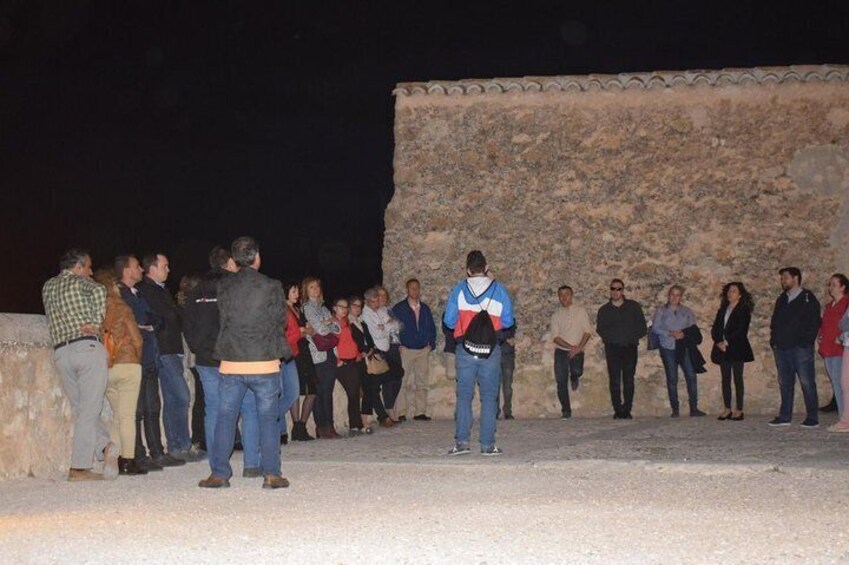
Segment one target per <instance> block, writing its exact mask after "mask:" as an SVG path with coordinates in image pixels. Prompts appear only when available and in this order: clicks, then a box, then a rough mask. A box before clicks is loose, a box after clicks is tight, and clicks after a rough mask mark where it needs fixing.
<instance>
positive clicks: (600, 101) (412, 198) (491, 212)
mask: <svg viewBox="0 0 849 565" xmlns="http://www.w3.org/2000/svg"><path fill="white" fill-rule="evenodd" d="M848 75H849V67H845V66H805V67H787V68H757V69H734V70H724V71H690V72H656V73H645V74H622V75H615V76H609V75H606V76H599V75H590V76H565V77H545V78H543V77H526V78H519V79H492V80H462V81H458V82H443V81H435V82H427V83H405V84H399V85H398V87H397V88H396V89H395V91H394V94H395V96H396V103H395V160H394V166H395V195H394V197H393V199H392V202H391V203H390V204H389V207H388V209H387V211H386V217H385V223H386V233H385V243H384V254H383V270H384V276H385V281H386V283H387V286H388V287H389V289H390V291H391V292H392V294H393V298H401V297H402V296H403V285H404V281H405V280H406V279H407V278H408V277H410V276H417V277H418V278H419V279H420V280H421V281H422V287H423V291H424V298H425V299H426V300H427V301H428V302H429V303H430V304H431V305H432V306H433V307H434V311H435V315H436V316H439V315H441V313H442V311H443V310H444V306H445V299H446V296H447V294H448V292H449V290H450V288H451V286H452V285H453V284H455V283H456V281H457V280H458V279H459V278H461V277H462V276H463V275H464V269H463V267H464V258H465V255H466V253H467V252H468V251H469V250H471V249H475V248H479V249H481V250H483V251H484V253H485V254H486V256H487V258H488V259H489V262H490V265H491V267H492V269H493V271H494V272H495V274H496V276H497V277H498V278H499V279H500V280H502V281H503V282H504V283H506V284H507V286H508V287H509V288H510V290H511V292H512V293H513V295H514V297H515V302H516V312H517V320H518V323H519V332H518V336H517V357H518V358H517V373H516V382H515V385H514V390H515V392H514V413H515V414H516V415H517V416H518V417H537V416H544V415H552V416H553V415H555V414H558V413H559V410H558V407H557V398H556V394H555V388H554V380H553V376H552V365H553V359H552V346H551V344H550V336H549V335H548V333H547V331H548V322H549V317H550V315H551V313H552V311H553V308H554V307H555V306H556V304H557V299H556V292H555V291H556V288H557V287H558V286H560V285H561V284H569V285H571V286H573V287H574V288H575V291H576V303H580V304H583V305H584V306H586V307H587V309H588V310H589V312H590V315H591V318H594V317H595V312H596V311H597V309H598V308H599V306H601V305H602V304H603V303H604V302H605V301H606V299H607V296H608V291H607V287H608V284H609V282H610V279H611V278H612V277H621V278H623V279H624V280H625V282H626V285H627V290H628V296H629V297H631V298H634V299H636V300H638V301H639V302H641V303H642V304H643V305H644V308H645V313H646V315H647V316H651V314H652V312H653V310H654V308H655V306H656V305H658V304H660V303H662V302H663V301H664V299H665V296H666V291H667V289H668V287H669V286H670V285H672V284H675V283H678V284H682V285H684V286H685V287H686V288H687V294H686V296H685V303H686V304H688V305H689V306H690V307H692V308H693V310H694V311H695V312H696V315H697V317H698V319H699V325H700V327H701V328H702V330H703V332H705V333H707V334H708V336H709V330H710V324H711V322H712V320H713V316H714V314H715V312H716V309H717V308H718V306H719V294H720V288H721V286H722V285H723V283H725V282H728V281H731V280H741V281H743V282H744V283H745V284H746V285H747V287H748V288H749V289H750V290H751V292H752V293H753V295H754V297H755V300H756V308H755V314H754V318H753V322H752V329H751V332H750V339H751V340H752V344H753V347H754V348H755V355H756V361H755V362H754V363H751V364H749V365H747V367H746V411H747V412H748V413H770V414H771V413H772V412H773V411H774V410H776V409H777V405H778V387H777V382H776V373H775V366H774V362H773V358H772V354H771V352H770V350H769V344H768V339H769V317H770V314H771V311H772V306H773V303H774V300H775V298H776V297H777V295H778V293H779V292H780V286H779V284H778V274H777V270H778V268H779V267H781V266H784V265H797V266H799V267H800V268H801V269H802V270H803V275H804V280H803V284H804V285H805V286H807V287H808V288H811V289H812V290H814V291H815V292H816V293H817V295H819V296H821V298H822V300H826V299H827V296H826V293H825V285H826V282H827V279H828V277H829V275H831V274H832V273H833V272H838V271H843V272H845V271H847V270H849V246H847V234H849V205H847V188H849V76H848ZM709 350H710V339H709V337H708V339H707V340H706V343H705V344H704V345H703V353H705V355H706V357H707V354H708V353H709ZM433 362H434V366H435V376H434V383H433V387H432V391H431V397H430V398H431V402H432V407H431V411H432V412H433V413H434V414H435V415H437V416H441V417H451V415H452V413H453V382H452V381H450V380H448V379H447V378H446V376H445V370H444V361H443V359H442V356H441V354H438V353H437V354H434V356H433ZM818 371H819V372H820V376H819V379H818V380H819V385H820V388H819V390H820V397H821V400H820V402H821V404H824V403H825V402H827V401H828V400H829V398H830V397H831V387H830V386H829V385H828V384H827V379H826V378H825V376H824V370H823V368H822V366H821V362H820V361H818ZM680 381H681V382H680V386H681V388H682V392H681V394H682V402H684V399H685V398H686V392H685V391H684V387H683V378H681V379H680ZM699 393H700V404H701V405H702V407H703V409H707V410H708V411H713V412H716V411H717V410H718V409H719V408H720V407H721V394H720V388H719V371H718V368H717V367H715V366H710V367H709V371H708V373H706V374H703V375H701V376H700V377H699ZM798 396H801V395H798ZM797 400H800V399H797ZM572 405H573V413H574V414H575V415H576V416H584V415H605V414H609V413H610V401H609V393H608V387H607V376H606V368H605V364H604V358H603V350H602V345H601V340H600V339H598V338H597V337H594V339H593V340H592V341H591V342H590V345H589V346H588V352H587V362H586V372H585V376H584V378H583V384H582V386H581V388H580V390H579V391H578V392H577V393H575V394H573V402H572ZM634 413H635V415H636V416H646V415H658V416H659V415H666V414H667V413H668V401H667V394H666V389H665V379H664V376H663V370H662V366H661V363H660V359H659V356H658V354H657V353H656V352H649V351H647V350H646V347H645V342H643V343H642V344H641V347H640V364H639V367H638V370H637V386H636V398H635V406H634Z"/></svg>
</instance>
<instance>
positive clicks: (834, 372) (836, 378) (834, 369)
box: [822, 355, 844, 420]
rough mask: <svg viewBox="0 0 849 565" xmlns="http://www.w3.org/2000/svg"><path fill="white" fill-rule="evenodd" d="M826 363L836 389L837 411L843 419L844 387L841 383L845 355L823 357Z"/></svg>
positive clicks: (826, 369) (833, 386)
mask: <svg viewBox="0 0 849 565" xmlns="http://www.w3.org/2000/svg"><path fill="white" fill-rule="evenodd" d="M822 360H823V362H824V363H825V372H826V373H828V380H830V381H831V388H832V389H834V400H835V401H836V402H837V413H838V414H839V416H840V419H841V420H842V419H843V410H844V406H843V387H842V386H841V383H840V371H841V369H842V368H843V357H842V356H840V355H837V356H834V357H823V358H822Z"/></svg>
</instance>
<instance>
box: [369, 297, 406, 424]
mask: <svg viewBox="0 0 849 565" xmlns="http://www.w3.org/2000/svg"><path fill="white" fill-rule="evenodd" d="M380 288H381V287H373V288H370V289H368V290H367V291H366V292H365V307H364V308H363V314H362V321H363V322H364V323H365V325H366V326H368V331H369V334H371V337H372V339H373V340H374V348H375V349H376V352H375V353H377V354H378V355H380V356H382V357H383V358H384V359H385V360H386V363H387V364H388V365H389V371H388V372H387V374H386V375H384V376H382V379H381V382H382V385H381V389H382V391H381V394H382V396H383V405H384V406H385V407H386V412H387V413H388V414H389V417H390V418H391V419H392V422H393V424H399V423H401V422H403V421H405V420H406V418H404V419H403V420H402V419H400V418H399V417H398V413H397V411H396V410H395V404H396V401H397V399H398V393H399V392H400V390H401V380H402V379H403V378H404V366H403V365H402V363H401V355H400V352H399V346H398V344H397V343H393V341H394V339H393V335H397V333H398V332H399V331H400V324H399V322H398V320H396V319H395V318H393V317H392V316H391V314H390V313H389V310H388V309H387V308H386V306H385V304H384V303H385V302H386V300H388V299H387V298H381V296H382V295H383V296H386V295H385V294H384V293H383V292H381V291H380Z"/></svg>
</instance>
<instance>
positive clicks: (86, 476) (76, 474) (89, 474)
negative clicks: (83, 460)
mask: <svg viewBox="0 0 849 565" xmlns="http://www.w3.org/2000/svg"><path fill="white" fill-rule="evenodd" d="M103 479H104V477H103V475H102V474H100V473H95V472H94V471H92V470H91V469H71V470H69V471H68V480H69V481H71V482H77V481H102V480H103Z"/></svg>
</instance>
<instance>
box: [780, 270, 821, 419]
mask: <svg viewBox="0 0 849 565" xmlns="http://www.w3.org/2000/svg"><path fill="white" fill-rule="evenodd" d="M778 274H779V276H780V277H781V288H782V290H783V292H782V293H781V294H780V295H779V296H778V298H777V299H776V301H775V308H774V309H773V312H772V319H771V320H770V324H769V328H770V338H769V345H770V347H772V351H773V354H774V356H775V366H776V368H777V369H778V383H779V390H780V394H781V407H780V409H779V412H778V416H776V417H775V418H773V419H772V420H771V421H770V422H769V425H770V426H773V427H779V426H789V425H790V423H791V420H792V419H793V396H794V392H795V388H796V379H797V377H798V379H799V384H800V386H801V387H802V395H803V396H804V398H805V411H806V417H805V420H804V421H803V422H802V427H803V428H816V427H818V426H819V419H818V415H817V382H816V380H815V374H814V343H815V342H816V339H817V333H818V332H819V328H820V302H819V300H817V297H816V296H815V295H814V293H813V292H811V291H810V290H808V289H805V288H802V271H800V270H799V269H798V268H797V267H783V268H781V269H780V270H779V271H778Z"/></svg>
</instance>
